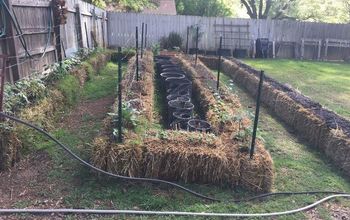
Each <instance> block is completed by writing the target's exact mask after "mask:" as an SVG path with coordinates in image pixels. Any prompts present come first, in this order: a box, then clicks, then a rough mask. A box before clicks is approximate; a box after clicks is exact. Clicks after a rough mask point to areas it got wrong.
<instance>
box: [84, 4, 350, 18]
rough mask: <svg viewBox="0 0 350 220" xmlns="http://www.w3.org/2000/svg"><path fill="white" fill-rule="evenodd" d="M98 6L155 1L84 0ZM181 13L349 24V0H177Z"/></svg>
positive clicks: (127, 6)
mask: <svg viewBox="0 0 350 220" xmlns="http://www.w3.org/2000/svg"><path fill="white" fill-rule="evenodd" d="M85 1H87V2H89V3H92V4H95V5H96V6H98V7H102V8H105V7H106V6H111V5H112V6H113V7H111V8H109V9H111V10H113V9H119V10H123V11H135V12H138V11H142V10H143V9H144V8H146V7H152V6H153V5H154V4H153V2H154V0H85ZM175 2H176V8H177V12H178V14H181V15H197V16H213V17H226V16H230V17H250V18H253V19H267V18H271V19H295V20H302V21H317V22H329V23H350V0H175Z"/></svg>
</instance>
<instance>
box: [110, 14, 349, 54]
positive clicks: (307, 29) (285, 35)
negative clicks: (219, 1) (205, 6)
mask: <svg viewBox="0 0 350 220" xmlns="http://www.w3.org/2000/svg"><path fill="white" fill-rule="evenodd" d="M108 20H109V23H108V41H109V44H110V46H126V47H132V46H134V44H135V43H134V42H135V26H139V27H140V26H141V24H142V22H144V23H146V24H148V35H147V37H148V40H149V42H150V44H149V45H152V44H155V43H158V42H159V40H160V38H161V37H163V36H167V35H168V34H169V33H170V32H173V31H174V32H176V33H178V34H180V35H181V36H182V38H183V39H184V41H185V39H186V33H187V27H189V26H193V25H194V26H196V25H198V26H199V27H200V32H202V33H203V36H202V39H201V41H200V43H199V48H200V49H201V50H209V51H215V50H217V48H218V45H219V37H218V35H222V34H224V35H230V34H231V38H232V41H234V42H224V45H234V47H233V48H226V49H234V48H238V47H239V44H241V43H242V42H245V44H244V43H243V45H241V47H243V48H250V50H251V51H253V50H254V44H253V42H254V40H256V39H257V38H268V39H269V40H270V41H274V42H275V43H276V56H277V57H278V58H301V44H302V39H321V41H322V51H321V54H322V58H323V59H333V60H341V59H343V57H344V56H345V55H350V53H349V50H350V47H347V48H346V47H332V46H331V47H328V49H326V48H327V47H326V42H327V39H336V40H337V41H340V42H341V41H344V40H345V41H349V42H350V25H349V24H326V23H313V22H298V21H289V20H270V19H268V20H252V19H236V18H222V17H198V16H179V15H177V16H172V15H149V14H139V13H117V12H109V13H108ZM246 25H248V26H249V34H248V35H247V34H246V33H238V34H237V33H233V32H234V31H232V30H233V27H234V26H242V27H243V26H246ZM218 27H221V29H220V30H221V31H218ZM230 29H231V30H230ZM230 31H231V32H232V33H230ZM240 35H241V36H240ZM242 35H247V37H245V38H244V37H243V36H242ZM237 37H240V38H242V40H237V39H236V38H237ZM224 38H226V39H227V40H230V36H226V37H225V36H224ZM328 41H329V40H328ZM189 44H190V47H194V42H193V40H192V36H190V42H189ZM184 45H185V42H184ZM342 45H345V44H342ZM325 52H326V53H327V57H325V56H324V54H325ZM303 57H304V58H306V59H313V58H317V57H318V47H317V46H313V45H307V44H304V51H303Z"/></svg>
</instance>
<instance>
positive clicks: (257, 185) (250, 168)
mask: <svg viewBox="0 0 350 220" xmlns="http://www.w3.org/2000/svg"><path fill="white" fill-rule="evenodd" d="M239 160H240V185H241V186H242V187H243V188H245V189H247V190H250V191H255V192H270V191H271V190H272V187H273V182H274V170H273V161H272V158H271V156H270V154H269V153H268V152H267V151H266V150H265V149H264V147H263V146H262V145H261V144H260V143H259V144H257V146H256V152H255V154H254V158H253V159H250V157H249V154H248V153H244V152H242V153H241V154H240V155H239Z"/></svg>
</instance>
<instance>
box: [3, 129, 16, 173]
mask: <svg viewBox="0 0 350 220" xmlns="http://www.w3.org/2000/svg"><path fill="white" fill-rule="evenodd" d="M0 136H1V138H0V170H6V169H9V168H11V167H12V166H13V165H14V164H15V163H16V162H17V161H19V159H20V155H21V152H20V150H21V141H20V140H19V138H18V137H17V135H16V133H14V132H11V131H5V130H1V131H0Z"/></svg>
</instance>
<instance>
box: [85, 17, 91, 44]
mask: <svg viewBox="0 0 350 220" xmlns="http://www.w3.org/2000/svg"><path fill="white" fill-rule="evenodd" d="M84 24H85V34H86V44H87V47H88V48H89V49H90V43H89V35H88V30H87V27H86V22H85V23H84Z"/></svg>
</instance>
